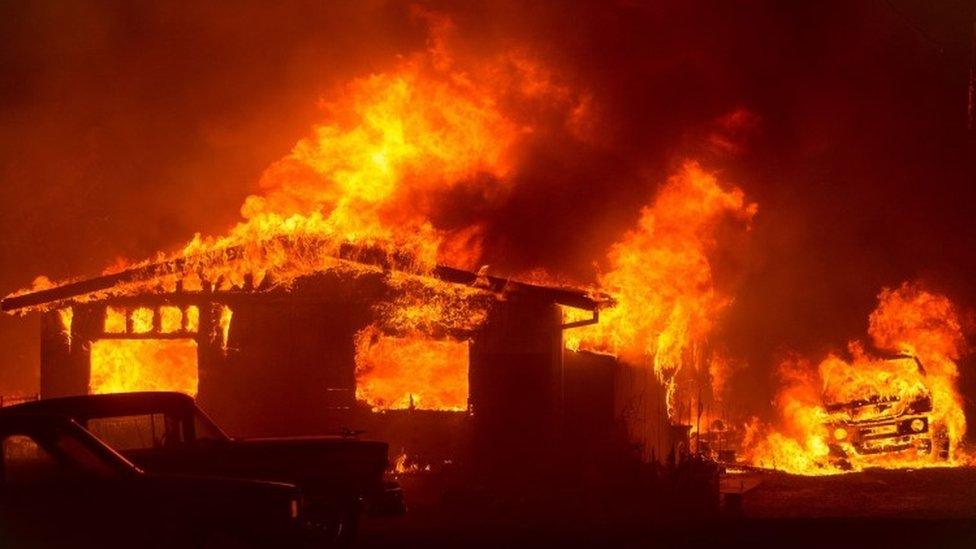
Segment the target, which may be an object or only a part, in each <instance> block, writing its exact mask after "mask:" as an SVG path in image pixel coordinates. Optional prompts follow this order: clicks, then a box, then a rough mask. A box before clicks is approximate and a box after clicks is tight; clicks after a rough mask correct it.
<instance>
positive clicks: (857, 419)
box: [824, 355, 949, 468]
mask: <svg viewBox="0 0 976 549" xmlns="http://www.w3.org/2000/svg"><path fill="white" fill-rule="evenodd" d="M884 360H885V361H886V363H887V364H889V365H890V366H891V370H892V371H893V372H901V375H900V376H895V377H893V381H892V382H893V383H894V382H895V381H901V382H903V384H905V385H910V386H912V387H913V388H914V389H913V390H912V391H910V392H906V393H905V394H903V395H895V394H887V395H882V394H875V393H869V394H861V395H858V397H857V398H847V399H844V400H843V401H842V402H836V401H829V400H825V402H824V407H825V409H826V411H827V414H828V417H829V419H828V421H827V423H826V424H825V426H826V427H827V429H828V432H829V433H830V438H831V440H830V442H829V444H828V445H829V449H830V460H831V462H833V463H834V464H836V465H838V466H839V467H841V468H849V467H850V466H851V459H852V458H855V457H856V458H859V459H861V460H865V461H867V462H870V461H871V460H872V459H874V458H876V457H881V458H883V457H884V456H886V455H891V454H899V455H906V454H907V457H910V458H922V457H928V458H929V459H933V458H934V459H936V460H943V461H944V460H947V459H949V437H948V434H947V431H946V429H945V427H944V426H943V425H940V424H938V423H937V422H934V421H933V418H932V395H931V393H930V391H929V389H928V387H927V385H926V377H925V368H924V366H923V365H922V363H921V361H920V360H919V359H918V358H917V357H914V356H909V355H895V356H889V357H886V358H885V359H884ZM827 389H828V392H829V390H830V389H831V387H830V385H829V384H828V385H827Z"/></svg>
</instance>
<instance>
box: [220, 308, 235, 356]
mask: <svg viewBox="0 0 976 549" xmlns="http://www.w3.org/2000/svg"><path fill="white" fill-rule="evenodd" d="M233 316H234V311H232V310H231V309H230V307H228V306H226V305H224V306H223V307H221V308H220V319H219V320H218V326H219V327H220V336H221V340H220V346H221V348H223V350H224V351H226V350H227V342H228V341H230V321H231V318H233Z"/></svg>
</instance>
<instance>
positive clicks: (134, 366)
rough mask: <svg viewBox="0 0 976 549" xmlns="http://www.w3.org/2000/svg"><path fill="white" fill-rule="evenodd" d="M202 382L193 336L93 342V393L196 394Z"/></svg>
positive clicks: (91, 388) (91, 386)
mask: <svg viewBox="0 0 976 549" xmlns="http://www.w3.org/2000/svg"><path fill="white" fill-rule="evenodd" d="M198 382H199V378H198V372H197V344H196V341H194V340H192V339H100V340H96V341H93V342H92V344H91V377H90V380H89V392H91V393H92V394H103V393H120V392H128V391H179V392H182V393H186V394H188V395H191V396H195V395H196V394H197V385H198Z"/></svg>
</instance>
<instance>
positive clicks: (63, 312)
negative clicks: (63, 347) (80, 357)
mask: <svg viewBox="0 0 976 549" xmlns="http://www.w3.org/2000/svg"><path fill="white" fill-rule="evenodd" d="M73 318H74V309H73V308H72V307H64V308H61V309H58V320H59V321H61V333H63V334H64V338H65V340H66V341H67V343H68V349H71V321H72V320H73Z"/></svg>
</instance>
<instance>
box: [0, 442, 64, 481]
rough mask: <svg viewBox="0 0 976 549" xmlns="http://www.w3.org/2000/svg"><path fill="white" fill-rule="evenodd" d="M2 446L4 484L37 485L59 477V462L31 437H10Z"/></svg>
mask: <svg viewBox="0 0 976 549" xmlns="http://www.w3.org/2000/svg"><path fill="white" fill-rule="evenodd" d="M2 444H3V473H4V474H3V483H4V484H8V485H24V484H37V483H38V482H43V481H44V480H46V479H51V478H53V477H56V476H57V475H58V472H59V471H58V469H59V468H58V462H57V460H56V459H54V456H52V455H51V454H49V453H48V452H47V450H45V449H44V448H42V447H41V446H40V445H39V444H37V442H36V441H34V439H32V438H30V437H29V436H26V435H10V436H8V437H6V438H4V439H3V442H2Z"/></svg>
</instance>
